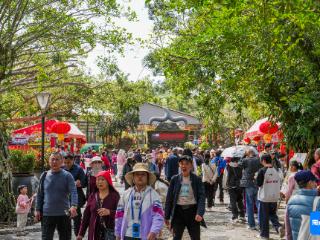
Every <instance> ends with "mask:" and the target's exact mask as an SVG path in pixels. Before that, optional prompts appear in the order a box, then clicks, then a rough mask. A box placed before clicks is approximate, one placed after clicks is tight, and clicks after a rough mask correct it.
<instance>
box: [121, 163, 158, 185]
mask: <svg viewBox="0 0 320 240" xmlns="http://www.w3.org/2000/svg"><path fill="white" fill-rule="evenodd" d="M135 172H146V173H148V174H149V178H148V179H149V182H148V185H153V184H154V183H155V182H156V180H157V178H156V176H155V175H154V174H153V173H151V172H150V171H149V169H148V165H147V164H145V163H136V164H135V165H134V167H133V170H132V171H131V172H128V173H127V174H126V175H125V179H126V181H127V183H129V185H131V186H133V174H134V173H135Z"/></svg>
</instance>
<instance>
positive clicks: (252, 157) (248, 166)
mask: <svg viewBox="0 0 320 240" xmlns="http://www.w3.org/2000/svg"><path fill="white" fill-rule="evenodd" d="M239 167H241V168H242V169H243V172H242V179H241V181H240V186H241V187H243V188H244V189H245V196H246V212H247V221H248V225H249V229H251V230H256V223H255V219H254V209H255V206H256V207H258V202H257V194H258V186H257V183H256V180H255V179H254V176H255V174H256V172H258V170H259V169H260V168H262V167H263V166H262V164H261V163H260V158H258V157H257V156H256V154H255V152H254V150H253V149H249V150H247V151H246V158H243V159H241V160H240V162H239Z"/></svg>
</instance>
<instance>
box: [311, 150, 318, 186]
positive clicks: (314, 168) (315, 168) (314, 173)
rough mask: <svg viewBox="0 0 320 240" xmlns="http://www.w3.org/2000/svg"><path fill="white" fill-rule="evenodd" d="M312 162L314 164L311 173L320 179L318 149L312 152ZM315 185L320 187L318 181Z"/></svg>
mask: <svg viewBox="0 0 320 240" xmlns="http://www.w3.org/2000/svg"><path fill="white" fill-rule="evenodd" d="M314 161H315V163H314V164H313V165H312V167H311V172H312V173H313V175H314V176H315V177H316V178H318V179H320V148H318V149H317V150H316V151H315V152H314ZM317 185H318V186H319V185H320V181H318V182H317Z"/></svg>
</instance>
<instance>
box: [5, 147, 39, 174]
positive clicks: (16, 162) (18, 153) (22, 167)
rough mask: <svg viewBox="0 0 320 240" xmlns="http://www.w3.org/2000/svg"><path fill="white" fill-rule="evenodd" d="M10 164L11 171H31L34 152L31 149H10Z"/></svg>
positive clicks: (34, 157)
mask: <svg viewBox="0 0 320 240" xmlns="http://www.w3.org/2000/svg"><path fill="white" fill-rule="evenodd" d="M9 159H10V164H11V167H12V172H13V173H31V172H33V169H34V167H35V159H36V156H35V153H34V152H32V151H28V152H25V151H22V150H12V151H10V158H9Z"/></svg>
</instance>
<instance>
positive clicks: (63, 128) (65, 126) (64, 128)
mask: <svg viewBox="0 0 320 240" xmlns="http://www.w3.org/2000/svg"><path fill="white" fill-rule="evenodd" d="M70 129H71V126H70V124H69V123H67V122H56V123H54V124H53V125H52V127H51V131H52V132H54V133H57V134H66V133H68V132H69V131H70Z"/></svg>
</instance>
